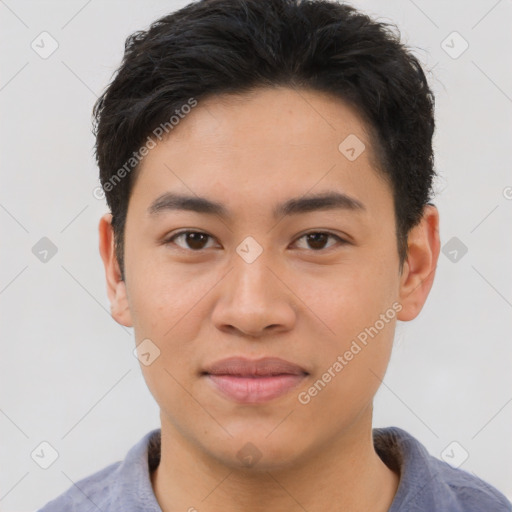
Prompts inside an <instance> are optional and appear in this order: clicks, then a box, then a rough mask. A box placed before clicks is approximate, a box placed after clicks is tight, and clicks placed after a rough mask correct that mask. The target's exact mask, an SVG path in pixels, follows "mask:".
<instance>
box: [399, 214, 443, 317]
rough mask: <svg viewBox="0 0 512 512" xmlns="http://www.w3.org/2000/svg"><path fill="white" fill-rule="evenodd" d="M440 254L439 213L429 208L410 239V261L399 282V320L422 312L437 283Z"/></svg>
mask: <svg viewBox="0 0 512 512" xmlns="http://www.w3.org/2000/svg"><path fill="white" fill-rule="evenodd" d="M439 250H440V241H439V213H438V211H437V208H436V207H435V206H434V205H430V204H429V205H427V206H425V209H424V211H423V216H422V219H421V221H420V223H419V224H418V225H417V226H415V227H413V228H412V229H411V230H410V231H409V234H408V237H407V258H406V261H405V262H404V266H403V272H402V276H401V279H400V303H401V304H402V310H401V311H400V313H399V314H398V316H397V318H398V319H399V320H403V321H408V320H412V319H414V318H416V316H418V314H419V313H420V311H421V310H422V308H423V306H424V304H425V302H426V300H427V297H428V294H429V293H430V290H431V288H432V284H433V283H434V276H435V271H436V267H437V260H438V258H439Z"/></svg>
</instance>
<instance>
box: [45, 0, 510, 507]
mask: <svg viewBox="0 0 512 512" xmlns="http://www.w3.org/2000/svg"><path fill="white" fill-rule="evenodd" d="M433 104H434V99H433V96H432V94H431V91H430V89H429V87H428V84H427V81H426V79H425V75H424V73H423V71H422V69H421V66H420V65H419V63H418V62H417V60H416V59H415V58H414V57H413V56H412V55H411V54H410V53H408V51H407V50H406V49H405V48H404V46H403V45H402V44H401V43H400V41H399V40H398V38H397V36H395V35H394V34H393V33H392V31H390V30H389V29H388V28H387V27H386V26H385V25H384V24H379V23H377V22H375V21H372V20H371V19H370V18H368V17H367V16H365V15H363V14H362V13H359V12H358V11H356V10H355V9H353V8H351V7H349V6H347V5H342V4H339V3H334V2H329V1H313V0H309V1H303V2H300V1H298V0H267V1H262V0H203V1H200V2H196V3H192V4H190V5H188V6H186V7H184V8H182V9H180V10H179V11H177V12H175V13H173V14H170V15H169V16H166V17H164V18H162V19H160V20H158V21H156V22H155V23H154V24H153V25H152V26H151V27H150V28H149V29H148V30H147V31H141V32H137V33H135V34H133V35H132V36H131V37H130V38H129V39H128V40H127V45H126V51H125V56H124V59H123V62H122V65H121V67H120V69H119V70H118V73H117V75H116V76H115V78H114V80H113V81H112V83H111V84H110V85H109V87H108V89H107V90H106V92H105V93H104V94H103V96H102V97H101V98H100V99H99V101H98V103H97V104H96V106H95V110H94V113H95V117H96V137H97V144H96V155H97V160H98V165H99V168H100V179H101V183H102V187H103V189H104V191H105V194H106V198H107V202H108V204H109V206H110V209H111V213H109V214H106V215H105V216H104V217H103V218H102V219H101V221H100V226H99V233H100V252H101V256H102V259H103V262H104V265H105V272H106V280H107V291H108V296H109V299H110V302H111V310H112V316H113V317H114V319H115V320H116V321H117V322H119V323H120V324H122V325H124V326H130V327H133V328H134V332H135V338H136V346H137V352H138V354H139V359H140V361H141V368H142V371H143V375H144V378H145V380H146V382H147V384H148V386H149V389H150V391H151V393H152V394H153V396H154V398H155V400H156V401H157V403H158V405H159V407H160V411H161V414H160V417H161V429H155V430H153V431H152V432H149V433H148V434H147V435H145V436H144V437H143V438H142V439H141V440H140V442H139V443H138V444H137V445H136V446H134V447H133V448H132V449H131V450H130V452H129V453H128V455H127V457H126V458H125V460H124V461H123V462H116V463H113V464H112V465H110V466H108V467H107V468H104V469H103V470H101V471H99V472H98V473H95V474H94V475H91V476H89V477H87V478H85V479H83V480H82V481H80V482H77V484H76V486H72V487H71V488H70V489H69V490H68V491H67V492H66V493H64V494H63V495H61V496H60V497H58V498H56V499H55V500H53V501H52V502H50V503H48V504H47V505H46V506H45V507H43V509H41V510H42V511H44V512H49V511H61V510H62V511H64V510H66V511H67V510H76V511H85V510H101V511H104V512H106V511H123V512H126V511H135V510H155V511H158V510H162V511H163V512H170V511H178V510H185V511H186V510H188V511H195V510H198V511H201V512H202V511H207V512H208V511H218V510H223V511H229V512H232V511H243V512H252V511H262V510H277V511H290V512H291V511H299V510H301V511H303V510H307V511H309V512H315V511H320V510H322V511H325V510H333V511H335V510H340V511H341V510H343V511H351V512H356V511H368V510H371V511H375V512H385V511H391V512H397V511H412V510H414V511H429V512H432V511H437V510H439V511H443V512H454V511H477V510H478V511H482V510H485V511H505V510H512V507H511V505H510V503H509V502H508V501H507V500H506V498H505V497H504V496H503V495H502V494H501V493H500V492H499V491H497V490H496V489H494V488H492V487H491V486H490V485H488V484H486V483H485V482H483V481H482V480H480V479H478V478H476V477H474V476H472V475H470V474H469V473H466V472H464V471H462V470H456V469H453V468H451V467H450V466H448V465H447V464H446V463H444V462H441V461H439V460H437V459H435V458H433V457H431V456H430V455H429V454H428V453H427V452H426V450H425V448H424V447H423V446H422V445H421V444H420V443H419V442H418V441H417V440H415V439H414V438H413V437H412V436H410V435H409V434H408V433H406V432H405V431H403V430H401V429H399V428H387V429H374V430H372V401H373V397H374V395H375V393H376V391H377V389H378V388H379V385H380V383H381V381H382V379H383V377H384V374H385V371H386V367H387V364H388V361H389V357H390V353H391V349H392V343H393V336H394V329H395V325H396V321H397V320H401V321H408V320H412V319H413V318H415V317H416V316H417V315H418V314H419V312H420V311H421V309H422V307H423V305H424V303H425V301H426V299H427V296H428V294H429V291H430V289H431V286H432V283H433V279H434V274H435V268H436V263H437V259H438V255H439V234H438V227H439V218H438V213H437V210H436V208H435V207H434V206H433V205H432V204H431V203H430V200H431V189H432V179H433V177H434V169H433V155H432V135H433V132H434V114H433Z"/></svg>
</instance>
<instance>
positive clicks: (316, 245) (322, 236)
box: [298, 231, 346, 251]
mask: <svg viewBox="0 0 512 512" xmlns="http://www.w3.org/2000/svg"><path fill="white" fill-rule="evenodd" d="M303 238H304V239H306V243H307V244H308V246H309V247H306V249H308V248H310V249H313V250H314V251H321V250H323V249H329V248H330V247H332V245H334V244H331V245H329V246H327V247H326V243H327V241H328V240H329V238H332V239H336V240H338V241H339V242H340V243H341V244H344V243H346V242H345V240H343V239H342V238H340V237H339V236H338V235H335V234H333V233H328V232H326V231H313V232H311V233H306V234H305V235H303V236H301V237H300V238H299V239H298V240H301V239H303Z"/></svg>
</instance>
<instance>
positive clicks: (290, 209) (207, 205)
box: [148, 192, 366, 219]
mask: <svg viewBox="0 0 512 512" xmlns="http://www.w3.org/2000/svg"><path fill="white" fill-rule="evenodd" d="M334 209H342V210H349V211H350V210H352V211H363V210H366V208H365V206H364V204H363V203H362V202H361V201H359V200H358V199H356V198H354V197H351V196H348V195H347V194H343V193H340V192H324V193H317V194H310V195H307V196H302V197H296V198H292V199H288V200H287V201H285V202H284V203H280V204H278V205H277V206H276V207H275V208H274V210H273V212H272V214H273V216H274V218H276V219H277V218H279V217H281V216H289V215H298V214H301V213H308V212H313V211H320V210H334ZM167 210H185V211H191V212H197V213H203V214H207V215H218V216H220V217H224V218H231V217H232V214H231V213H230V212H229V210H227V208H226V207H225V206H224V205H223V204H221V203H219V202H216V201H212V200H210V199H207V198H206V197H200V196H189V195H182V194H176V193H172V192H167V193H165V194H163V195H161V196H160V197H158V198H157V199H155V201H153V203H151V205H150V206H149V208H148V212H149V214H150V215H157V214H159V213H161V212H163V211H167Z"/></svg>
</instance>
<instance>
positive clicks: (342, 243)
mask: <svg viewBox="0 0 512 512" xmlns="http://www.w3.org/2000/svg"><path fill="white" fill-rule="evenodd" d="M191 233H193V234H197V235H206V236H207V237H210V238H214V237H213V236H211V235H209V234H208V233H205V232H203V231H192V230H188V231H179V232H178V233H175V234H174V235H172V236H171V237H169V238H167V239H166V240H165V241H164V245H169V244H171V243H174V240H175V239H176V238H178V237H180V236H182V235H187V234H191ZM318 234H321V235H328V236H329V237H332V238H336V239H337V240H338V242H339V243H340V245H347V244H349V242H348V241H347V240H344V239H343V238H341V237H340V236H339V235H335V234H334V233H331V232H330V231H309V232H308V233H304V234H303V235H301V236H300V237H298V238H297V239H296V240H300V239H301V238H305V237H307V236H308V235H318ZM175 245H176V244H175ZM332 247H333V246H330V247H327V248H325V249H311V250H312V251H313V252H322V251H327V250H329V249H331V248H332ZM178 248H179V249H182V250H184V251H190V252H196V253H199V252H201V251H204V250H206V249H185V248H183V247H180V246H179V245H178Z"/></svg>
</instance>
